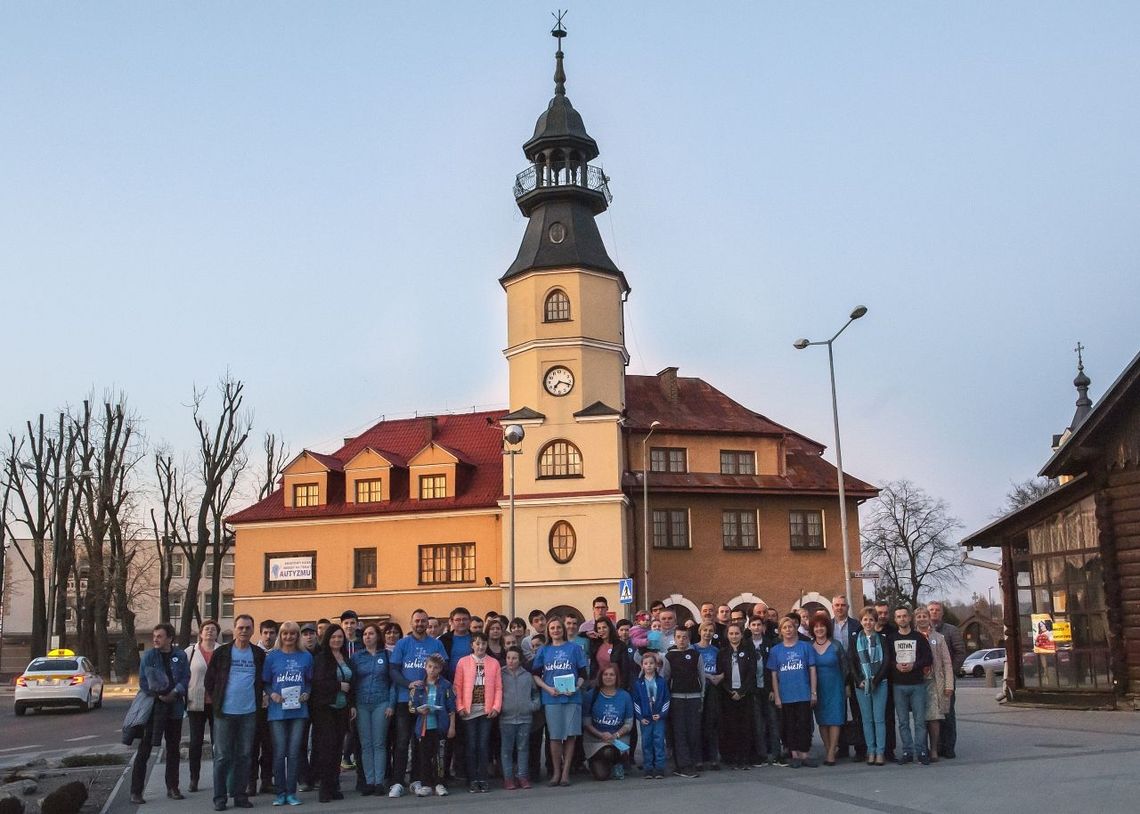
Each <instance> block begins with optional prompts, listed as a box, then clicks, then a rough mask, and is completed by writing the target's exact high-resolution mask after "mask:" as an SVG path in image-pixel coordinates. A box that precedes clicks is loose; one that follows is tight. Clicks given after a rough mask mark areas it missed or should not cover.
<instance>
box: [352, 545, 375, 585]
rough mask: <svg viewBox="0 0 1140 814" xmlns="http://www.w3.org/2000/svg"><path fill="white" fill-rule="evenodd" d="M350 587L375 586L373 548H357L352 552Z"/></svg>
mask: <svg viewBox="0 0 1140 814" xmlns="http://www.w3.org/2000/svg"><path fill="white" fill-rule="evenodd" d="M352 587H354V588H375V587H376V549H375V548H357V549H355V550H354V551H353V552H352Z"/></svg>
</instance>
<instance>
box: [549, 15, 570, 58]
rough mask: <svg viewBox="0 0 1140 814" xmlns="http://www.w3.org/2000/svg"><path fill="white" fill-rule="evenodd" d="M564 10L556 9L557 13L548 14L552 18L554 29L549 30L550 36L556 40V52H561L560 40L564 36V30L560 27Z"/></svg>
mask: <svg viewBox="0 0 1140 814" xmlns="http://www.w3.org/2000/svg"><path fill="white" fill-rule="evenodd" d="M566 12H567V10H566V9H561V8H560V9H558V11H557V12H553V11H552V12H550V16H551V17H553V18H554V28H552V29H550V36H552V37H557V38H558V50H560V51H561V50H562V38H563V37H565V36H566V29H565V28H563V27H562V18H563V17H565V16H566Z"/></svg>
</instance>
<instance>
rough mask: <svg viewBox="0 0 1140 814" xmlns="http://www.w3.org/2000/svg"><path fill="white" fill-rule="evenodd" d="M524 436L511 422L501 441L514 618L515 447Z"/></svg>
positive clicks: (512, 615) (511, 611) (511, 607)
mask: <svg viewBox="0 0 1140 814" xmlns="http://www.w3.org/2000/svg"><path fill="white" fill-rule="evenodd" d="M525 437H526V431H525V430H523V428H522V427H520V426H519V425H518V424H511V425H510V426H508V427H507V428H506V430H504V431H503V441H504V442H505V445H504V448H503V454H504V455H507V456H509V457H510V459H511V486H510V496H511V510H510V511H511V571H510V601H509V603H508V604H509V607H510V614H511V618H512V619H514V618H516V616H517V614H516V613H515V456H516V455H520V454H522V450H521V449H516V448H515V447H517V446H518V445H519V444H521V443H522V440H523V438H525Z"/></svg>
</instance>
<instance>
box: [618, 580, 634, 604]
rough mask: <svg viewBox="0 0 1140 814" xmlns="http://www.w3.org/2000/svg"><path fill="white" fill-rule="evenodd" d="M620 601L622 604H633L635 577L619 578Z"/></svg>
mask: <svg viewBox="0 0 1140 814" xmlns="http://www.w3.org/2000/svg"><path fill="white" fill-rule="evenodd" d="M618 602H620V603H621V604H622V605H632V604H633V577H630V578H628V579H619V580H618Z"/></svg>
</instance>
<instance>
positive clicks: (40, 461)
mask: <svg viewBox="0 0 1140 814" xmlns="http://www.w3.org/2000/svg"><path fill="white" fill-rule="evenodd" d="M26 427H27V435H26V436H25V437H24V438H21V439H20V440H19V441H17V439H16V436H14V435H9V436H8V440H9V450H8V454H7V455H6V456H5V458H4V489H5V493H6V498H8V499H9V500H10V499H11V495H15V497H16V500H15V503H16V504H17V505H18V514H17V519H16V522H17V523H18V524H19V525H22V526H24V527H25V528H26V529H27V532H28V536H29V538H30V547H31V551H30V552H25V551H24V550H23V549H22V548H21V547H20V545H19V543H18V542H17V536H16V534H15V533H13V532H11V531H10V530H9V532H8V533H9V535H10V536H11V537H12V538H13V546H14V548H15V550H16V553H17V554H18V556H19V558H20V560H21V561H22V562H23V563H24V566H25V567H26V568H27V569H28V573H29V576H30V577H31V582H32V642H31V644H32V655H43V654H44V653H46V652H47V646H48V641H49V638H50V636H51V633H52V631H51V627H52V625H51V620H52V612H53V611H55V610H56V609H57V605H56V599H57V597H58V596H60V595H61V594H63V593H64V591H63V590H61V583H64V582H66V579H67V565H66V563H67V555H68V548H69V545H68V540H67V532H68V516H69V513H70V510H69V506H70V501H69V498H70V495H69V494H68V486H69V483H70V479H71V467H72V458H73V454H74V450H75V441H74V437H73V436H71V435H70V434H69V433H67V432H65V416H64V414H62V413H61V414H60V415H59V421H58V428H57V429H56V430H55V431H54V432H53V431H51V430H49V429H48V428H47V426H46V424H45V421H44V416H43V414H42V413H41V414H40V416H39V420H38V421H37V422H36V424H35V425H33V424H32V422H31V421H29V422H27V425H26ZM3 519H4V522H5V523H7V520H8V516H7V513H6V512H5V515H4V518H3ZM49 540H50V541H51V548H50V554H49V548H48V541H49ZM49 567H50V572H49V570H48V569H49ZM60 621H61V624H60V627H61V628H62V627H63V625H62V622H63V620H60Z"/></svg>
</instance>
